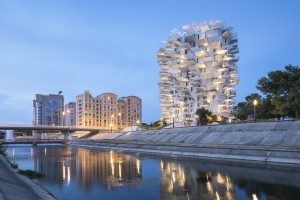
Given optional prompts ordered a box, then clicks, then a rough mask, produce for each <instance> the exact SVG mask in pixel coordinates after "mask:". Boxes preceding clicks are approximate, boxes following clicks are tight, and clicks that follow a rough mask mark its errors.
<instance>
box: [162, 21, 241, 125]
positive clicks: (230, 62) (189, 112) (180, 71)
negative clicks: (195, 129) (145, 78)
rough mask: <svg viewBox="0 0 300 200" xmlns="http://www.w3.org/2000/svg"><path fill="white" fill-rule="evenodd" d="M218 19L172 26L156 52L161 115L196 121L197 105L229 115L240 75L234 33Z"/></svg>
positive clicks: (186, 122)
mask: <svg viewBox="0 0 300 200" xmlns="http://www.w3.org/2000/svg"><path fill="white" fill-rule="evenodd" d="M232 30H233V28H232V27H230V26H226V25H225V24H224V23H223V22H221V21H219V20H215V21H211V22H209V23H207V22H203V23H192V24H190V25H185V26H183V27H182V30H180V31H178V30H176V29H173V30H172V31H171V34H170V38H169V39H168V40H167V41H163V42H162V43H163V47H162V48H160V49H159V51H158V53H157V57H158V63H159V65H160V67H161V71H160V75H159V76H160V81H159V88H160V103H161V113H162V117H163V118H165V119H166V121H167V122H168V123H172V122H173V121H174V122H175V125H176V126H185V125H195V124H196V122H197V116H196V114H195V112H196V110H197V109H198V108H201V107H204V108H206V109H208V110H211V111H212V112H213V113H214V114H216V115H217V116H218V118H219V120H220V118H222V117H223V118H228V119H230V118H231V110H232V107H233V98H234V97H235V96H236V92H235V89H234V88H233V87H234V86H235V85H237V83H238V81H239V79H238V78H237V65H236V63H237V61H238V60H239V57H237V56H236V54H237V53H239V49H238V39H237V34H236V33H234V32H233V31H232Z"/></svg>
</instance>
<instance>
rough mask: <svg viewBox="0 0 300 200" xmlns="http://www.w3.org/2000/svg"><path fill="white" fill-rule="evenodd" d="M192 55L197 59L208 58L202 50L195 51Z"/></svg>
mask: <svg viewBox="0 0 300 200" xmlns="http://www.w3.org/2000/svg"><path fill="white" fill-rule="evenodd" d="M194 54H195V55H196V56H197V57H198V58H204V57H207V56H208V53H207V51H206V50H204V49H199V50H198V51H195V52H194Z"/></svg>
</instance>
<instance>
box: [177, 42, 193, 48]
mask: <svg viewBox="0 0 300 200" xmlns="http://www.w3.org/2000/svg"><path fill="white" fill-rule="evenodd" d="M179 47H180V48H182V49H190V48H191V47H192V46H191V45H190V43H188V42H186V43H183V44H180V45H179Z"/></svg>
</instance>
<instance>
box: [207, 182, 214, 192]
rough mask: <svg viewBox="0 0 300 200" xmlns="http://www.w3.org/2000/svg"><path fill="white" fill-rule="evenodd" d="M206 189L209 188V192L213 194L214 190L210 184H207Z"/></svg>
mask: <svg viewBox="0 0 300 200" xmlns="http://www.w3.org/2000/svg"><path fill="white" fill-rule="evenodd" d="M206 187H207V190H208V192H209V193H211V194H212V193H213V189H212V187H211V184H210V182H206Z"/></svg>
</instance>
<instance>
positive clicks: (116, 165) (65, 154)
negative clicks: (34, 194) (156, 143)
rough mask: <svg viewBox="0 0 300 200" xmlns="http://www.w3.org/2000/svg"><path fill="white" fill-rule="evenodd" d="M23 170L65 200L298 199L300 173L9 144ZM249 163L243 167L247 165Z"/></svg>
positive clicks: (73, 147)
mask: <svg viewBox="0 0 300 200" xmlns="http://www.w3.org/2000/svg"><path fill="white" fill-rule="evenodd" d="M7 153H8V158H9V160H10V161H11V162H15V163H17V164H18V165H19V168H20V169H32V170H35V171H38V172H41V173H44V174H45V175H46V176H45V177H44V178H41V179H38V180H35V181H36V182H37V183H38V184H40V185H42V186H43V187H44V188H46V189H47V190H48V191H50V192H51V193H52V194H54V195H55V196H56V197H57V198H59V199H64V200H66V199H108V200H110V199H112V200H114V199H129V200H134V199H137V200H140V199H143V200H147V199H149V200H152V199H165V200H169V199H171V200H172V199H174V200H175V199H179V200H181V199H203V200H210V199H211V200H223V199H224V200H225V199H227V200H235V199H242V200H243V199H251V200H257V199H259V200H283V199H285V200H289V199H291V200H297V199H300V171H299V170H294V169H293V170H292V169H287V168H285V169H284V170H282V169H273V168H274V167H270V166H262V165H260V166H255V167H253V166H254V165H253V166H249V164H247V165H246V164H238V165H237V164H236V163H235V164H234V163H227V164H224V163H223V164H220V163H212V162H211V161H210V162H208V161H199V160H191V159H182V158H176V157H158V156H157V157H154V156H149V155H141V154H134V153H124V152H120V151H115V150H111V151H108V150H101V149H93V148H87V147H77V146H69V145H62V146H38V147H31V146H28V147H8V148H7ZM241 165H243V166H241Z"/></svg>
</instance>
